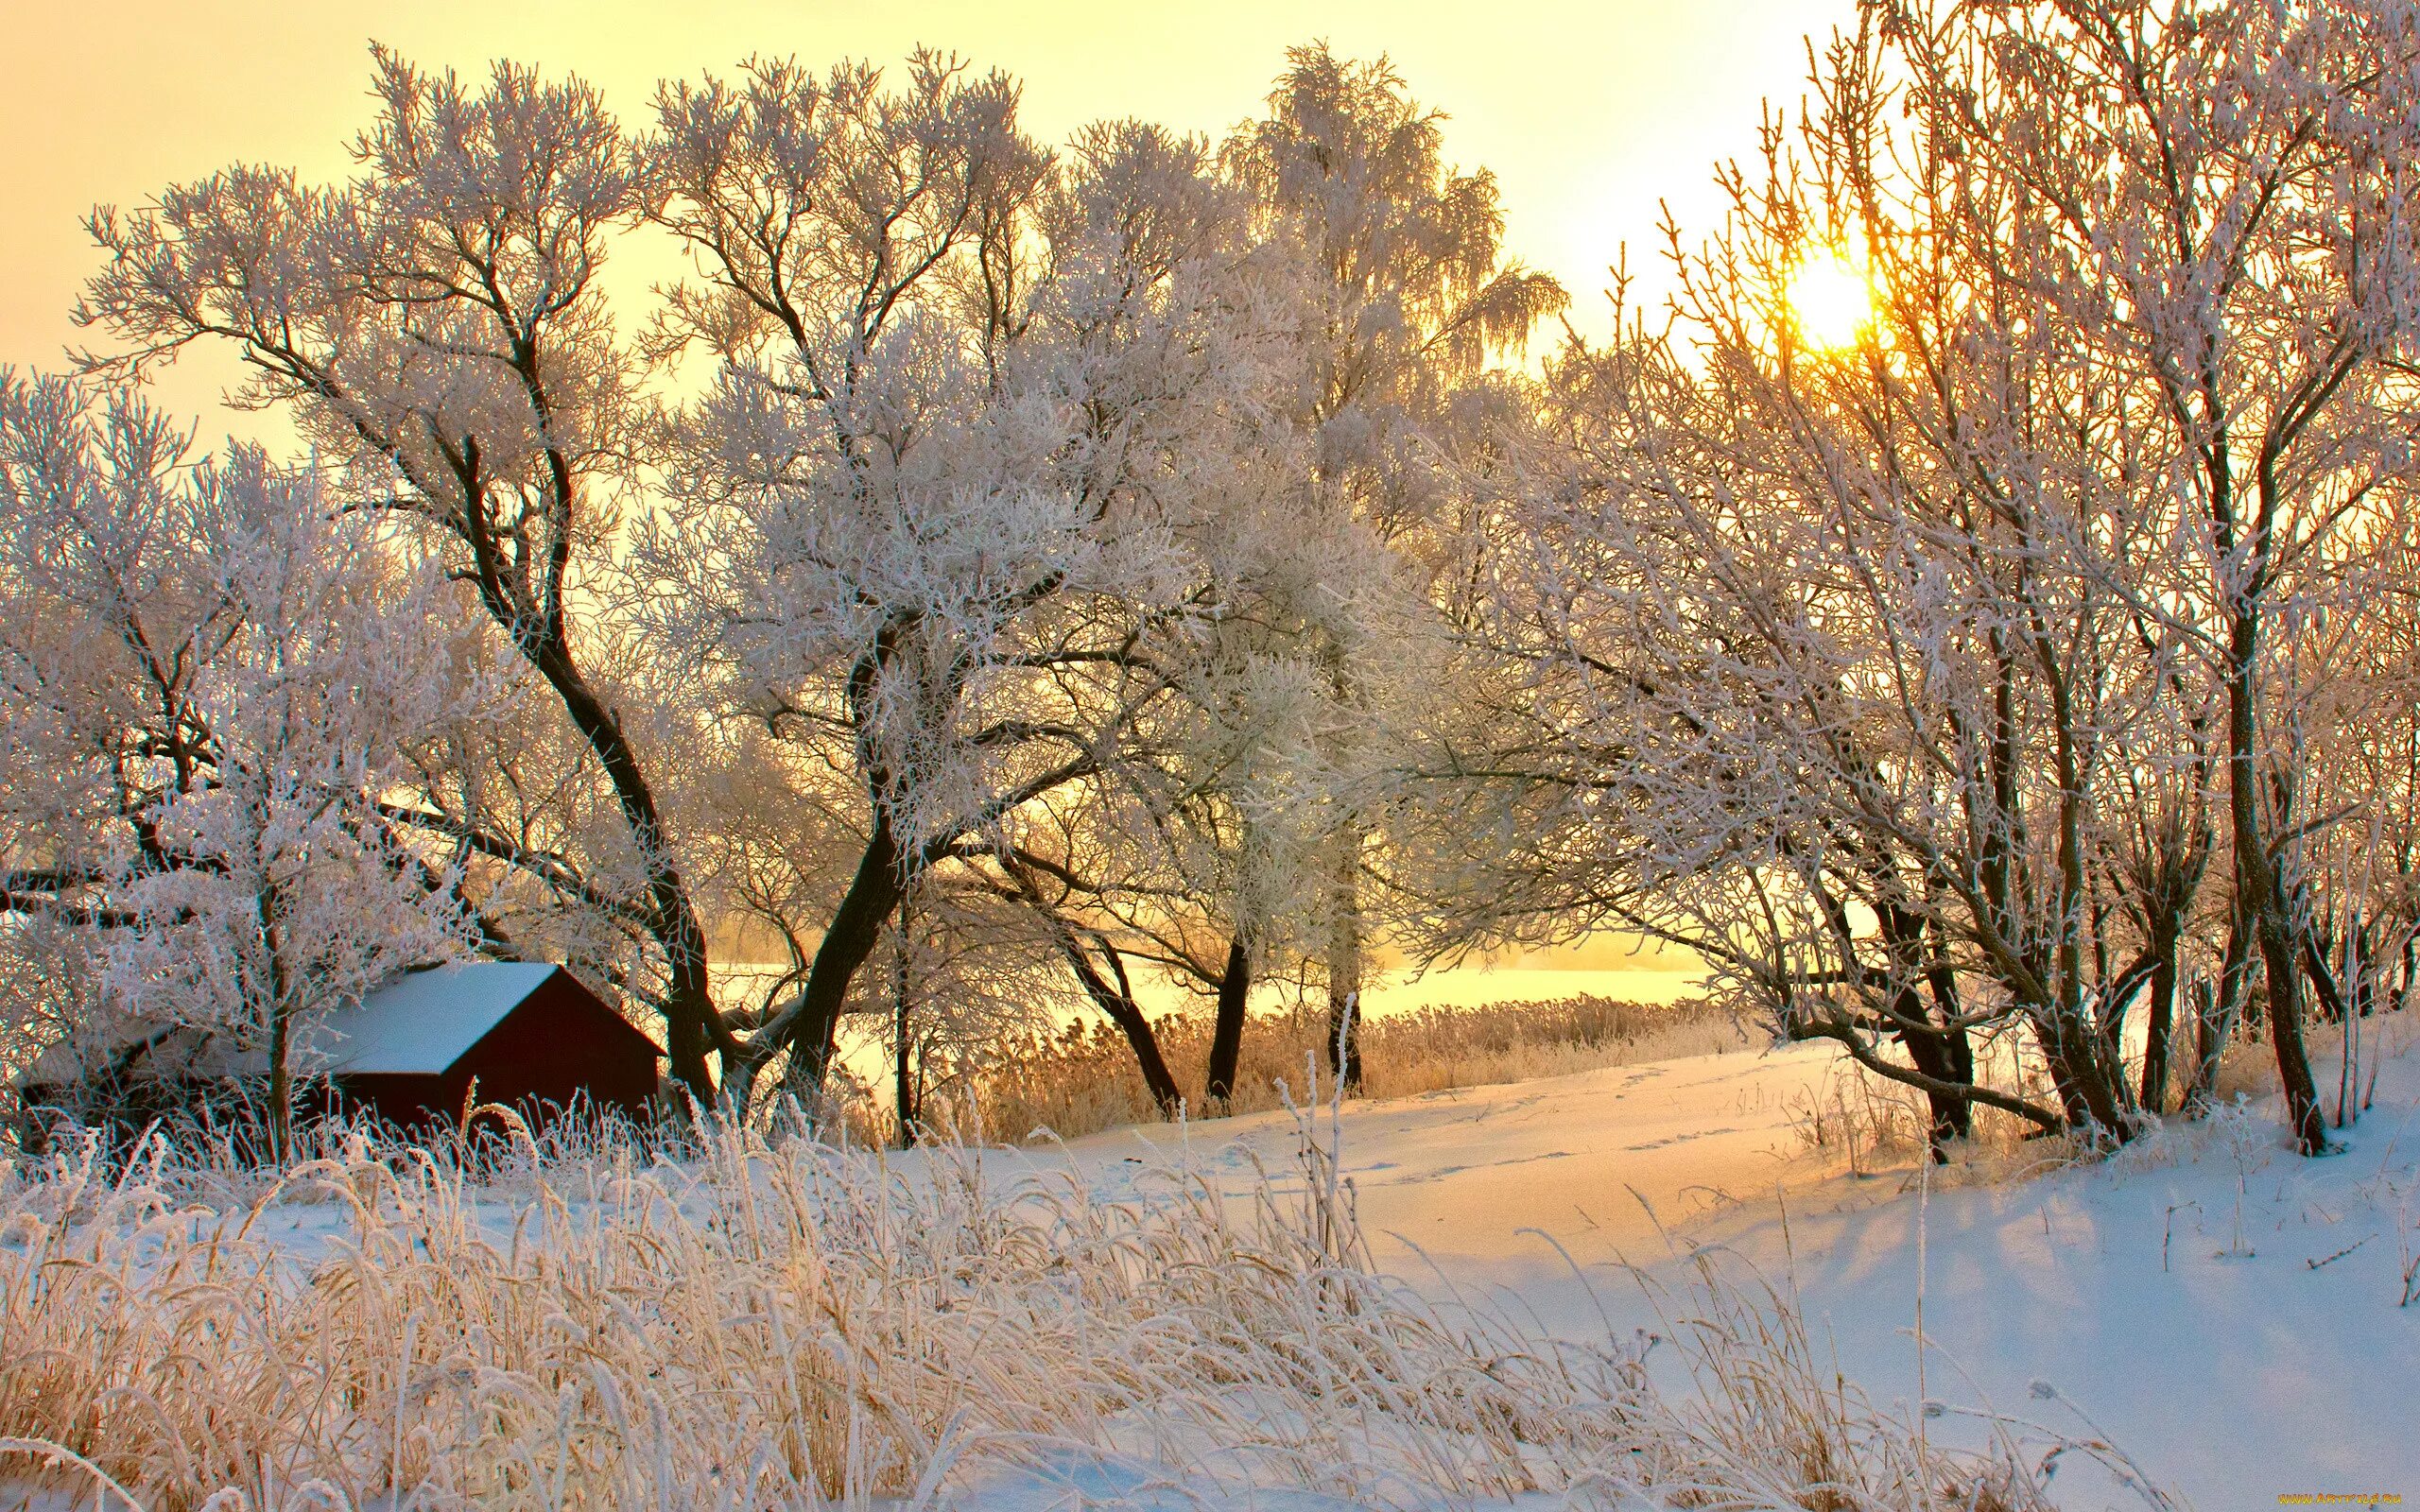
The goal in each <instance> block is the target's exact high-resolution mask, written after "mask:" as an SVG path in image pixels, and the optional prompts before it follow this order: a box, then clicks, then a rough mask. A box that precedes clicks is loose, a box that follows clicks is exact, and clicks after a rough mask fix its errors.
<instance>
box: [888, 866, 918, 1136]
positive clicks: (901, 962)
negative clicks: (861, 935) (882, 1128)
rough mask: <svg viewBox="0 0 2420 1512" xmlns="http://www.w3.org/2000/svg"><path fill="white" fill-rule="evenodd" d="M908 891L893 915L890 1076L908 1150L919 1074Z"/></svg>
mask: <svg viewBox="0 0 2420 1512" xmlns="http://www.w3.org/2000/svg"><path fill="white" fill-rule="evenodd" d="M909 902H910V900H909V897H908V893H907V892H905V891H902V892H901V893H900V895H899V907H898V909H897V911H896V912H895V914H894V916H893V917H894V918H895V919H897V921H898V922H897V924H896V926H895V927H894V928H893V930H892V931H891V943H892V944H893V945H894V946H896V947H897V950H896V952H895V955H896V960H895V961H894V963H893V971H892V973H891V981H890V1003H891V1026H890V1027H891V1052H892V1053H891V1078H890V1091H891V1098H892V1104H891V1106H892V1108H893V1110H894V1112H895V1113H896V1115H897V1117H898V1121H899V1147H900V1148H901V1149H903V1150H904V1149H908V1148H909V1147H910V1146H912V1145H913V1144H914V1143H916V1075H915V1067H914V1064H913V1055H914V1049H915V1040H914V1038H913V1035H912V1027H913V1026H912V1025H911V1024H910V1023H909V1022H908V1005H909V1003H910V1002H911V1001H912V1000H911V999H910V998H909V996H908V985H909V984H908V904H909Z"/></svg>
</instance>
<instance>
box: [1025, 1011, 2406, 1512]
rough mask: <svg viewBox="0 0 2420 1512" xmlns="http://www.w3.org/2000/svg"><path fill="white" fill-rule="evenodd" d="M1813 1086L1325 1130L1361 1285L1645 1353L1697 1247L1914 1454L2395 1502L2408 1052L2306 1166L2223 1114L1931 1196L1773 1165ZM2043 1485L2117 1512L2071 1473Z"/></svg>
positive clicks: (1729, 1084)
mask: <svg viewBox="0 0 2420 1512" xmlns="http://www.w3.org/2000/svg"><path fill="white" fill-rule="evenodd" d="M1831 1065H1832V1058H1831V1056H1830V1054H1829V1053H1828V1052H1827V1051H1826V1050H1824V1049H1823V1048H1819V1047H1799V1048H1794V1049H1790V1050H1787V1051H1782V1052H1778V1053H1774V1054H1771V1055H1763V1056H1758V1055H1754V1054H1741V1055H1730V1056H1717V1057H1703V1058H1700V1059H1695V1060H1682V1061H1669V1062H1664V1063H1661V1064H1654V1065H1645V1066H1630V1067H1619V1068H1615V1069H1611V1070H1606V1071H1599V1072H1592V1073H1587V1074H1581V1075H1575V1076H1566V1077H1559V1078H1555V1079H1553V1080H1547V1081H1534V1082H1526V1083H1520V1084H1515V1085H1510V1086H1501V1087H1489V1088H1480V1089H1472V1090H1464V1091H1453V1092H1443V1093H1438V1094H1435V1095H1431V1096H1427V1097H1423V1098H1418V1099H1411V1100H1407V1101H1401V1102H1392V1103H1379V1104H1365V1105H1352V1106H1347V1107H1346V1108H1343V1109H1342V1110H1341V1112H1340V1115H1338V1117H1339V1125H1340V1130H1341V1133H1342V1143H1343V1150H1344V1160H1345V1166H1346V1169H1347V1170H1348V1171H1349V1172H1350V1173H1351V1176H1352V1179H1353V1182H1354V1186H1355V1189H1356V1191H1357V1200H1358V1209H1359V1212H1360V1216H1361V1219H1362V1223H1363V1225H1364V1227H1365V1229H1367V1231H1368V1232H1369V1234H1370V1237H1371V1241H1372V1248H1373V1251H1374V1255H1375V1258H1376V1260H1377V1261H1378V1263H1380V1264H1381V1265H1382V1266H1384V1267H1386V1268H1388V1269H1390V1270H1392V1271H1395V1272H1396V1273H1398V1274H1399V1275H1400V1276H1402V1277H1403V1279H1404V1280H1407V1281H1408V1282H1409V1284H1411V1285H1412V1286H1413V1287H1415V1288H1417V1289H1420V1290H1423V1291H1426V1292H1428V1293H1430V1294H1432V1295H1435V1296H1438V1297H1450V1296H1451V1295H1453V1294H1454V1293H1456V1292H1459V1293H1461V1294H1462V1295H1464V1296H1471V1297H1486V1298H1488V1299H1490V1300H1492V1301H1493V1302H1494V1303H1495V1304H1496V1305H1498V1306H1502V1307H1509V1308H1511V1309H1513V1310H1514V1311H1517V1312H1519V1313H1524V1314H1533V1315H1534V1316H1535V1317H1536V1318H1537V1319H1539V1320H1540V1321H1541V1322H1542V1323H1543V1324H1544V1325H1545V1326H1546V1327H1547V1329H1549V1330H1551V1331H1553V1332H1558V1333H1564V1334H1566V1335H1569V1336H1575V1337H1578V1336H1587V1337H1602V1336H1604V1333H1605V1332H1606V1330H1607V1328H1608V1324H1609V1323H1610V1326H1611V1330H1612V1332H1614V1334H1615V1335H1616V1336H1617V1337H1618V1336H1623V1335H1626V1334H1627V1333H1629V1332H1630V1331H1631V1330H1633V1329H1639V1328H1643V1329H1647V1330H1649V1331H1650V1332H1667V1331H1668V1330H1669V1329H1670V1328H1671V1326H1672V1320H1671V1318H1670V1317H1669V1316H1668V1315H1667V1314H1668V1310H1669V1307H1670V1306H1671V1305H1672V1304H1670V1303H1669V1302H1668V1301H1659V1297H1670V1296H1673V1295H1678V1293H1679V1289H1681V1288H1683V1287H1685V1281H1686V1278H1687V1277H1688V1275H1689V1274H1690V1273H1691V1269H1692V1266H1693V1263H1694V1261H1693V1260H1692V1258H1691V1257H1692V1256H1695V1255H1697V1254H1699V1253H1700V1252H1701V1251H1703V1254H1704V1255H1705V1256H1706V1257H1707V1258H1711V1259H1713V1260H1714V1261H1715V1263H1718V1264H1720V1266H1721V1267H1723V1268H1724V1269H1725V1270H1726V1271H1727V1272H1729V1273H1731V1274H1732V1275H1733V1276H1735V1277H1740V1276H1746V1275H1749V1274H1750V1273H1751V1272H1753V1273H1755V1274H1760V1275H1761V1276H1762V1277H1763V1278H1764V1279H1766V1280H1770V1281H1771V1282H1772V1283H1773V1284H1774V1285H1775V1286H1776V1287H1778V1288H1779V1289H1780V1290H1781V1291H1782V1292H1783V1294H1784V1295H1785V1296H1794V1297H1795V1299H1796V1303H1797V1306H1798V1308H1799V1309H1800V1311H1801V1313H1802V1314H1803V1316H1804V1317H1805V1318H1806V1322H1807V1325H1808V1327H1809V1329H1810V1331H1811V1332H1814V1334H1815V1335H1816V1339H1817V1343H1818V1347H1819V1349H1824V1348H1828V1349H1829V1350H1830V1351H1831V1352H1832V1353H1833V1354H1834V1355H1836V1357H1837V1359H1838V1362H1839V1369H1840V1371H1841V1373H1842V1374H1843V1375H1845V1376H1846V1377H1847V1378H1848V1379H1849V1380H1850V1381H1852V1382H1855V1383H1859V1384H1861V1385H1862V1386H1863V1387H1864V1389H1865V1392H1866V1394H1867V1396H1868V1397H1869V1398H1870V1399H1872V1400H1874V1401H1876V1402H1877V1403H1881V1404H1886V1405H1887V1404H1891V1403H1893V1402H1900V1403H1905V1404H1907V1407H1908V1410H1910V1411H1912V1409H1913V1406H1914V1404H1915V1403H1917V1402H1920V1401H1924V1400H1930V1401H1934V1402H1938V1403H1941V1404H1943V1406H1944V1409H1945V1410H1944V1411H1943V1413H1942V1414H1941V1416H1939V1417H1936V1418H1935V1419H1934V1420H1933V1421H1932V1423H1931V1424H1930V1425H1929V1429H1928V1431H1930V1432H1932V1433H1935V1434H1937V1435H1942V1436H1944V1437H1948V1438H1954V1439H1957V1440H1959V1441H1962V1442H1966V1443H1974V1442H1977V1441H1978V1440H1979V1437H1980V1435H1982V1434H1983V1433H1984V1432H1985V1431H1986V1430H1985V1429H1984V1427H1983V1426H1982V1422H1981V1420H1980V1419H1978V1418H1975V1417H1967V1416H1965V1415H1964V1414H1965V1413H1966V1412H1968V1411H1979V1412H1986V1413H1991V1414H1996V1415H1997V1416H1999V1417H2003V1418H2010V1419H2020V1420H2027V1421H2031V1422H2036V1423H2041V1424H2044V1425H2046V1426H2048V1428H2051V1429H2054V1430H2056V1431H2058V1432H2059V1433H2061V1434H2064V1435H2069V1436H2076V1437H2089V1436H2097V1435H2102V1434H2105V1435H2107V1437H2108V1438H2109V1440H2111V1441H2112V1442H2114V1443H2116V1444H2118V1445H2119V1446H2120V1447H2122V1448H2124V1449H2125V1450H2127V1451H2129V1452H2131V1453H2132V1454H2133V1455H2134V1456H2135V1459H2136V1460H2137V1461H2138V1462H2139V1463H2140V1464H2141V1466H2142V1467H2143V1469H2146V1470H2147V1471H2148V1472H2149V1473H2150V1474H2151V1476H2152V1479H2153V1480H2154V1481H2156V1482H2158V1483H2161V1484H2164V1485H2165V1486H2169V1487H2170V1488H2172V1489H2174V1490H2176V1491H2178V1492H2181V1493H2182V1495H2183V1497H2184V1498H2185V1499H2186V1500H2187V1501H2188V1502H2189V1503H2193V1504H2195V1505H2197V1506H2199V1507H2202V1508H2204V1509H2217V1508H2226V1507H2250V1506H2275V1505H2279V1504H2293V1503H2292V1502H2291V1501H2290V1499H2292V1498H2296V1497H2300V1496H2304V1495H2306V1494H2310V1493H2319V1494H2323V1495H2338V1496H2342V1495H2347V1494H2369V1493H2377V1494H2380V1495H2387V1494H2394V1495H2399V1496H2401V1497H2402V1498H2404V1499H2406V1500H2420V1278H2415V1277H2414V1276H2413V1271H2412V1268H2413V1265H2414V1263H2415V1260H2420V1117H2415V1109H2420V1049H2406V1050H2405V1051H2404V1052H2403V1053H2401V1054H2400V1055H2396V1056H2394V1057H2391V1058H2390V1059H2388V1060H2387V1061H2386V1063H2385V1065H2384V1067H2383V1069H2382V1074H2380V1076H2379V1078H2378V1080H2377V1092H2376V1101H2375V1104H2374V1106H2373V1107H2372V1108H2371V1110H2370V1111H2369V1113H2368V1114H2367V1116H2366V1117H2364V1118H2363V1119H2361V1120H2360V1122H2359V1125H2357V1126H2356V1127H2355V1128H2353V1129H2352V1130H2350V1131H2348V1132H2345V1133H2343V1134H2342V1144H2343V1150H2342V1153H2341V1154H2338V1155H2336V1156H2333V1157H2330V1158H2328V1159H2325V1160H2302V1159H2299V1158H2297V1157H2296V1156H2294V1155H2293V1154H2292V1153H2291V1152H2290V1150H2288V1149H2287V1148H2286V1146H2285V1145H2284V1143H2283V1142H2282V1140H2281V1138H2280V1135H2279V1122H2278V1118H2277V1116H2276V1112H2275V1109H2274V1108H2273V1107H2270V1106H2265V1105H2262V1104H2258V1103H2255V1104H2251V1105H2248V1106H2244V1107H2241V1108H2236V1109H2230V1110H2227V1111H2225V1112H2222V1113H2221V1115H2220V1116H2219V1117H2217V1118H2215V1119H2213V1120H2212V1121H2211V1122H2210V1123H2208V1124H2206V1125H2198V1126H2196V1125H2175V1126H2172V1127H2170V1128H2169V1129H2165V1130H2163V1131H2161V1132H2160V1133H2158V1134H2156V1135H2154V1136H2152V1138H2150V1139H2149V1140H2147V1141H2145V1142H2143V1143H2141V1144H2140V1145H2138V1146H2137V1147H2135V1148H2134V1149H2131V1150H2129V1151H2127V1152H2126V1153H2124V1154H2122V1155H2120V1156H2119V1157H2118V1158H2117V1159H2115V1160H2109V1161H2105V1162H2100V1163H2093V1164H2085V1165H2079V1166H2073V1167H2068V1168H2063V1169H2053V1170H2049V1171H2047V1172H2045V1173H2042V1174H2039V1175H2035V1176H2031V1177H2023V1178H2017V1179H2002V1180H1998V1181H1996V1182H1992V1183H1985V1184H1976V1183H1971V1182H1970V1184H1967V1185H1963V1186H1959V1185H1956V1184H1955V1183H1956V1182H1957V1180H1958V1177H1957V1176H1956V1175H1955V1174H1953V1175H1952V1176H1950V1177H1947V1178H1945V1182H1944V1185H1945V1188H1946V1189H1945V1190H1935V1189H1934V1180H1933V1177H1931V1176H1930V1175H1929V1174H1927V1175H1926V1176H1925V1177H1923V1178H1922V1179H1921V1180H1919V1179H1918V1177H1917V1170H1918V1167H1917V1164H1916V1163H1915V1162H1914V1161H1912V1160H1909V1161H1907V1162H1905V1163H1904V1164H1903V1165H1901V1166H1900V1167H1899V1168H1897V1169H1893V1170H1887V1171H1884V1172H1882V1173H1880V1174H1877V1175H1867V1176H1863V1177H1858V1176H1852V1175H1848V1174H1845V1173H1843V1172H1842V1171H1841V1169H1840V1164H1841V1162H1840V1161H1839V1160H1836V1159H1832V1158H1830V1157H1827V1156H1824V1155H1821V1154H1818V1153H1811V1152H1809V1151H1807V1150H1806V1148H1805V1141H1803V1140H1802V1139H1801V1138H1800V1137H1799V1136H1798V1135H1797V1133H1796V1130H1795V1127H1794V1125H1793V1117H1792V1113H1793V1108H1803V1107H1804V1106H1805V1103H1806V1099H1808V1098H1809V1097H1810V1096H1812V1095H1814V1094H1815V1093H1816V1092H1817V1091H1819V1090H1820V1088H1821V1086H1822V1083H1823V1079H1824V1076H1825V1075H1826V1074H1829V1072H1830V1069H1831ZM1322 1121H1324V1117H1323V1119H1322ZM1296 1138H1297V1136H1296V1134H1295V1131H1294V1125H1293V1124H1292V1123H1291V1121H1289V1120H1288V1119H1287V1118H1285V1117H1284V1116H1283V1115H1268V1116H1260V1117H1254V1118H1249V1119H1238V1120H1235V1121H1232V1122H1229V1123H1223V1124H1218V1125H1198V1126H1196V1127H1194V1128H1191V1129H1189V1130H1183V1131H1179V1130H1173V1129H1157V1130H1151V1131H1148V1132H1145V1131H1127V1132H1123V1133H1113V1134H1104V1135H1098V1136H1094V1137H1092V1138H1089V1139H1086V1140H1082V1141H1079V1142H1075V1143H1072V1144H1070V1145H1068V1146H1067V1147H1066V1151H1065V1158H1067V1159H1070V1160H1073V1161H1075V1162H1076V1163H1077V1164H1078V1165H1079V1166H1080V1168H1082V1169H1084V1170H1086V1171H1087V1172H1088V1173H1090V1174H1091V1175H1092V1177H1093V1178H1094V1180H1095V1182H1096V1184H1097V1185H1098V1186H1100V1187H1102V1188H1104V1189H1109V1190H1115V1188H1116V1187H1117V1185H1118V1183H1119V1180H1120V1175H1119V1173H1121V1172H1123V1171H1132V1170H1139V1169H1141V1168H1142V1167H1143V1165H1144V1164H1145V1163H1147V1162H1146V1161H1145V1160H1144V1159H1143V1156H1144V1155H1146V1154H1148V1152H1145V1151H1140V1150H1138V1145H1141V1144H1144V1143H1150V1144H1152V1145H1156V1146H1159V1147H1161V1148H1162V1149H1166V1148H1167V1146H1169V1145H1171V1144H1173V1143H1178V1142H1184V1143H1189V1144H1190V1146H1191V1148H1190V1155H1191V1158H1192V1160H1194V1161H1195V1162H1196V1163H1197V1164H1199V1165H1201V1166H1203V1167H1205V1168H1207V1169H1210V1170H1213V1171H1224V1172H1227V1173H1230V1174H1232V1175H1235V1176H1236V1177H1240V1176H1241V1174H1242V1173H1243V1172H1244V1171H1245V1170H1246V1169H1248V1167H1249V1165H1250V1163H1251V1162H1252V1161H1253V1160H1259V1161H1261V1162H1263V1163H1265V1164H1267V1165H1268V1166H1270V1167H1271V1168H1272V1169H1274V1168H1282V1167H1283V1166H1285V1165H1286V1164H1287V1163H1288V1160H1290V1158H1291V1151H1292V1147H1293V1144H1294V1142H1295V1140H1296ZM1549 1239H1550V1240H1551V1241H1552V1243H1551V1244H1550V1243H1549V1242H1548V1241H1549ZM1566 1256H1567V1257H1568V1258H1566ZM1575 1266H1576V1267H1577V1268H1576V1269H1575ZM1630 1266H1636V1267H1637V1269H1636V1270H1635V1271H1634V1270H1632V1269H1630V1268H1629V1267H1630ZM1920 1289H1921V1295H1922V1298H1923V1305H1922V1319H1923V1337H1924V1344H1925V1349H1924V1350H1923V1359H1922V1364H1921V1366H1920V1365H1919V1351H1918V1349H1917V1344H1916V1321H1917V1298H1918V1296H1919V1291H1920ZM2407 1301H2409V1304H2410V1305H2404V1304H2405V1303H2406V1302H2407ZM1920 1370H1921V1376H1920V1374H1919V1372H1920ZM2052 1484H2053V1486H2054V1487H2056V1488H2057V1489H2058V1490H2059V1491H2060V1492H2061V1494H2062V1499H2063V1500H2064V1501H2066V1502H2067V1503H2068V1504H2071V1505H2076V1506H2095V1505H2100V1504H2102V1503H2104V1502H2107V1503H2134V1499H2133V1498H2132V1497H2131V1496H2130V1495H2128V1494H2126V1493H2124V1492H2123V1491H2122V1489H2121V1488H2119V1487H2118V1486H2113V1485H2111V1484H2109V1482H2108V1480H2107V1478H2106V1477H2105V1476H2102V1475H2100V1473H2099V1472H2098V1471H2097V1470H2095V1469H2091V1468H2089V1467H2086V1466H2083V1465H2081V1464H2079V1463H2063V1464H2062V1465H2061V1467H2060V1469H2059V1473H2058V1478H2056V1479H2054V1481H2053V1483H2052ZM2135 1504H2139V1503H2135Z"/></svg>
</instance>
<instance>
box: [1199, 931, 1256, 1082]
mask: <svg viewBox="0 0 2420 1512" xmlns="http://www.w3.org/2000/svg"><path fill="white" fill-rule="evenodd" d="M1251 996H1252V952H1251V950H1250V948H1249V947H1247V946H1246V945H1245V943H1244V937H1243V936H1241V935H1237V936H1235V937H1234V938H1233V939H1231V940H1230V941H1229V942H1228V944H1227V970H1226V972H1225V974H1223V975H1222V976H1220V977H1219V1014H1218V1018H1217V1019H1216V1021H1215V1022H1213V1023H1212V1025H1211V1030H1210V1074H1209V1075H1208V1076H1206V1077H1205V1078H1203V1081H1202V1086H1201V1094H1202V1098H1203V1100H1204V1101H1205V1102H1207V1103H1209V1104H1210V1106H1212V1107H1213V1108H1223V1107H1225V1106H1226V1104H1227V1102H1228V1100H1229V1099H1230V1098H1232V1097H1234V1096H1235V1095H1236V1061H1237V1060H1238V1059H1240V1058H1241V1057H1242V1055H1243V1048H1244V1006H1245V1004H1246V1003H1247V1001H1248V1000H1249V999H1250V998H1251Z"/></svg>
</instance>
